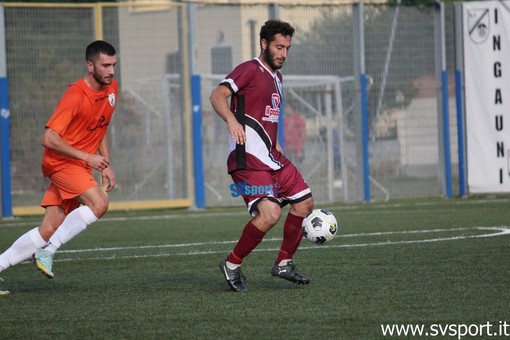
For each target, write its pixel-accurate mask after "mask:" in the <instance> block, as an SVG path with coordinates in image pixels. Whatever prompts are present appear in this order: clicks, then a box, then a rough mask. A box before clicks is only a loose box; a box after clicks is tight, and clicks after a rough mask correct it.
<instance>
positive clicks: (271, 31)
mask: <svg viewBox="0 0 510 340" xmlns="http://www.w3.org/2000/svg"><path fill="white" fill-rule="evenodd" d="M277 34H281V35H283V36H289V37H291V38H292V35H293V34H294V27H292V26H291V25H290V24H289V23H288V22H285V21H281V20H276V19H271V20H268V21H266V22H265V23H264V26H262V27H261V28H260V40H262V39H264V40H265V41H267V42H268V43H270V42H271V41H273V40H274V36H275V35H277Z"/></svg>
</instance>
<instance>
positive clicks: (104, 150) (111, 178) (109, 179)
mask: <svg viewBox="0 0 510 340" xmlns="http://www.w3.org/2000/svg"><path fill="white" fill-rule="evenodd" d="M99 153H100V154H101V156H103V157H105V158H106V159H108V160H110V149H109V146H108V134H105V135H104V137H103V140H101V144H99ZM101 185H102V186H103V187H106V192H110V191H112V190H113V188H114V187H115V174H114V172H113V169H112V166H111V164H109V165H108V167H107V168H105V169H104V170H103V171H101Z"/></svg>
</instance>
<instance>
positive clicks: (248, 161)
mask: <svg viewBox="0 0 510 340" xmlns="http://www.w3.org/2000/svg"><path fill="white" fill-rule="evenodd" d="M220 85H224V86H227V87H228V88H229V89H230V91H231V92H232V98H231V102H230V109H231V110H232V112H233V113H234V115H235V117H236V119H237V121H238V122H239V123H240V124H241V125H243V127H244V130H245V132H246V143H245V144H244V145H240V144H236V143H235V142H234V141H232V140H229V147H228V158H227V168H228V172H229V173H230V172H232V171H235V170H237V169H247V170H279V169H281V168H282V167H283V166H285V164H287V163H288V162H289V161H288V160H287V158H285V156H284V155H283V154H282V153H281V152H279V151H278V150H276V142H277V137H278V136H277V135H278V120H279V117H280V108H281V103H282V92H283V89H282V75H281V73H280V72H278V71H276V72H275V73H273V72H271V71H270V70H269V69H268V68H267V67H265V66H264V65H263V64H262V63H261V62H260V61H259V59H258V58H254V59H252V60H249V61H246V62H244V63H241V64H239V65H238V66H237V67H236V68H235V69H234V70H233V71H232V72H231V73H230V74H228V75H227V76H226V77H225V79H223V80H222V81H221V83H220Z"/></svg>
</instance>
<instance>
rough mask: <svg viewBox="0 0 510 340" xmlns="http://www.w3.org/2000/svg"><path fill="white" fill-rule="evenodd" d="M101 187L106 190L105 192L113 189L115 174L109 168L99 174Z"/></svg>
mask: <svg viewBox="0 0 510 340" xmlns="http://www.w3.org/2000/svg"><path fill="white" fill-rule="evenodd" d="M101 185H102V187H103V188H106V189H105V191H106V192H110V191H112V190H113V188H115V174H114V173H113V169H112V167H111V166H109V167H107V168H106V169H104V170H103V171H102V172H101Z"/></svg>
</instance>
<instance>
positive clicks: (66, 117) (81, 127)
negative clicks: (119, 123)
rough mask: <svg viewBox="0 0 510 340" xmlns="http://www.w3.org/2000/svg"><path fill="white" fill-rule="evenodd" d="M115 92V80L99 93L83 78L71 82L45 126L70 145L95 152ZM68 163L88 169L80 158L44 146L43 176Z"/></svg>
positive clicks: (114, 104) (110, 115)
mask: <svg viewBox="0 0 510 340" xmlns="http://www.w3.org/2000/svg"><path fill="white" fill-rule="evenodd" d="M117 91H118V84H117V81H116V80H113V81H112V83H111V84H110V85H107V86H104V88H103V89H102V90H101V91H99V92H98V91H94V90H92V89H91V88H90V87H89V86H88V85H87V84H86V83H85V81H84V80H83V79H80V80H78V81H76V82H74V83H73V84H71V85H70V86H69V87H68V89H67V91H66V92H65V93H64V95H63V96H62V99H60V101H59V103H58V105H57V108H56V109H55V112H53V115H52V116H51V118H50V119H49V120H48V122H47V123H46V128H50V129H52V130H54V131H56V132H57V133H58V134H59V135H60V136H61V137H62V138H63V139H64V140H65V141H66V142H67V143H68V144H69V145H71V146H72V147H74V148H76V149H79V150H82V151H84V152H87V153H91V154H96V153H97V151H98V149H99V145H100V144H101V141H102V140H103V137H104V136H105V134H106V130H107V128H108V125H109V124H110V120H111V118H112V115H113V111H114V110H115V106H116V104H117ZM69 163H72V164H77V165H80V166H82V167H85V168H88V169H90V167H89V166H88V165H87V164H86V163H85V162H84V161H82V160H79V159H75V158H69V157H65V156H63V155H61V154H59V153H56V152H54V151H52V150H50V149H47V148H45V149H44V155H43V160H42V169H43V174H44V176H49V175H51V174H52V173H54V172H55V171H58V170H59V169H62V168H63V167H65V165H66V164H69ZM90 170H91V169H90Z"/></svg>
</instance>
